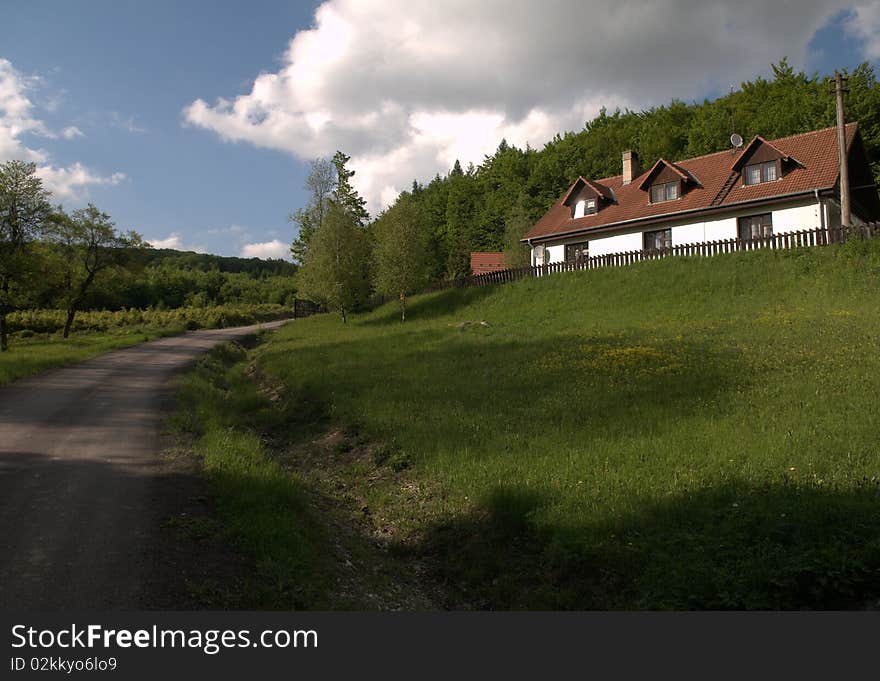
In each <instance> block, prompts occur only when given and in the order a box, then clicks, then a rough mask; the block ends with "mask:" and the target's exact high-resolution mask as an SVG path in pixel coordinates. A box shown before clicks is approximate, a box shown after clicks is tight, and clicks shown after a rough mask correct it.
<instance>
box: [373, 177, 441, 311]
mask: <svg viewBox="0 0 880 681" xmlns="http://www.w3.org/2000/svg"><path fill="white" fill-rule="evenodd" d="M374 228H375V229H374V234H375V239H376V240H375V245H374V251H373V261H374V263H375V287H376V290H377V291H379V292H380V293H384V294H386V295H393V296H397V298H398V300H399V302H400V319H401V321H406V297H407V296H408V295H409V294H411V293H413V292H414V291H416V290H417V289H418V287H419V286H421V285H422V284H424V283H425V282H426V279H427V273H428V242H429V233H428V230H427V226H426V225H425V220H424V217H423V215H422V212H421V210H420V209H419V207H418V205H417V204H416V202H415V200H414V199H413V197H412V196H411V195H408V194H403V195H401V197H400V198H399V199H398V200H397V203H396V204H395V205H394V207H393V208H392V209H390V210H389V211H387V212H386V213H384V214H383V215H382V216H381V217H380V218H379V219H378V220H376V223H375V225H374Z"/></svg>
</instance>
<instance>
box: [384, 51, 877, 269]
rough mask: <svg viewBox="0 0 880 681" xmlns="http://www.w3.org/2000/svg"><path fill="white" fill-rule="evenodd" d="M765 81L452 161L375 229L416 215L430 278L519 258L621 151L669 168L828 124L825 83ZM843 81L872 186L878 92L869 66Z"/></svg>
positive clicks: (799, 75)
mask: <svg viewBox="0 0 880 681" xmlns="http://www.w3.org/2000/svg"><path fill="white" fill-rule="evenodd" d="M772 71H773V77H772V78H771V79H765V78H756V79H754V80H752V81H749V82H746V83H743V84H742V85H741V87H740V88H739V89H738V90H736V91H733V92H731V93H730V94H728V95H725V96H723V97H720V98H718V99H715V100H712V101H710V100H708V99H707V100H704V101H703V102H694V103H691V104H687V103H685V102H682V101H677V100H674V101H672V102H670V103H669V104H667V105H664V106H659V107H656V108H652V109H648V110H646V111H629V110H626V111H619V110H618V111H614V112H608V111H605V110H602V111H601V112H600V113H599V115H598V116H596V117H595V118H594V119H593V120H591V121H587V122H586V124H585V125H584V128H583V129H582V130H580V131H577V132H566V133H563V134H558V135H556V137H554V138H553V140H551V141H550V142H549V143H547V144H546V145H545V146H544V148H543V149H541V150H535V149H531V148H528V147H527V148H526V149H519V148H517V147H515V146H512V145H509V144H508V143H507V142H506V141H502V142H501V144H500V145H499V146H498V149H497V150H496V152H495V153H494V154H492V155H491V156H487V157H485V158H484V160H483V162H482V163H480V164H479V165H478V166H476V167H473V166H471V167H468V168H465V169H463V168H462V167H461V165H460V164H459V163H458V162H456V163H455V165H454V167H453V168H452V170H451V171H450V172H449V174H448V175H446V176H445V177H440V176H439V175H438V176H437V177H435V178H434V179H433V180H431V181H430V182H428V183H427V184H422V183H420V182H419V181H414V182H413V185H412V188H411V190H410V191H408V192H405V193H404V194H403V195H402V196H401V197H400V198H399V199H398V200H397V202H395V204H394V205H392V206H391V207H390V208H389V209H388V210H387V211H386V212H385V213H383V214H382V215H380V216H379V217H378V219H377V222H381V221H382V220H384V219H386V218H387V216H388V215H390V214H393V213H394V212H395V211H396V210H398V207H402V209H404V210H406V211H410V212H411V210H412V206H411V205H410V198H408V197H411V199H412V200H413V201H414V202H415V204H416V206H417V207H418V209H419V210H420V212H421V213H422V217H423V220H424V227H425V229H426V230H427V232H428V241H429V255H430V257H429V265H428V267H429V278H432V279H440V278H444V277H456V276H460V275H463V274H467V273H468V268H469V258H468V256H469V253H470V252H471V251H498V250H504V251H506V252H507V253H508V257H509V258H510V259H511V260H512V261H513V262H517V261H520V260H521V259H522V258H523V257H524V249H522V247H521V246H520V245H519V243H518V242H519V239H520V238H521V237H522V235H523V234H524V233H525V231H526V230H527V229H528V228H529V227H530V226H531V225H532V224H534V222H535V221H536V220H537V219H538V218H540V217H541V215H543V214H544V212H545V211H546V210H547V209H548V208H549V207H550V206H551V205H552V204H553V203H554V202H555V201H556V200H557V199H558V198H559V196H560V195H561V194H562V193H563V192H564V191H565V190H566V189H567V188H568V187H569V186H570V185H571V183H572V182H573V181H574V180H575V179H576V178H577V177H578V176H579V175H583V176H584V177H587V178H593V179H600V178H603V177H608V176H612V175H618V174H620V172H621V152H622V151H624V150H626V149H634V150H635V151H637V152H638V153H639V156H640V158H641V161H642V167H643V168H647V167H650V166H651V165H652V164H653V163H654V162H655V161H656V160H657V159H658V158H660V157H663V158H666V159H668V160H671V161H677V160H681V159H685V158H691V157H694V156H700V155H702V154H708V153H712V152H716V151H722V150H724V149H729V148H730V142H729V138H730V134H731V132H732V131H734V130H735V131H736V132H738V133H739V134H740V135H742V136H743V137H744V138H745V139H746V140H748V139H750V138H751V137H752V136H754V135H762V136H764V137H766V138H768V139H772V138H776V137H783V136H786V135H793V134H797V133H801V132H807V131H810V130H815V129H819V128H823V127H828V126H832V125H834V124H835V103H834V97H833V95H832V93H831V90H830V88H829V85H828V79H827V77H824V76H819V75H818V74H814V75H807V74H805V73H803V72H796V71H795V70H794V69H793V68H792V67H791V66H790V65H789V64H788V62H787V61H786V60H783V61H782V62H780V63H779V64H777V65H774V66H773V67H772ZM847 75H848V76H849V82H848V86H849V93H848V94H847V95H846V99H845V110H846V117H847V120H848V121H858V122H859V124H860V128H861V134H862V136H863V138H864V141H865V144H866V146H867V149H868V153H869V157H870V158H871V160H872V168H873V170H874V175H875V178H877V179H878V180H880V163H878V160H880V87H878V84H877V80H876V77H875V74H874V69H873V67H872V66H871V65H870V64H868V63H865V64H862V65H861V66H859V67H858V68H856V69H855V70H854V71H852V72H851V73H848V74H847Z"/></svg>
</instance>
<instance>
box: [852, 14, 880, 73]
mask: <svg viewBox="0 0 880 681" xmlns="http://www.w3.org/2000/svg"><path fill="white" fill-rule="evenodd" d="M844 28H845V29H846V31H847V32H848V33H849V34H850V35H853V36H855V37H856V38H858V39H859V40H861V41H862V46H863V50H864V54H865V56H866V57H867V58H868V59H880V2H862V3H859V4H857V5H856V6H855V7H853V9H852V12H851V13H850V15H849V17H848V18H847V20H846V21H845V22H844Z"/></svg>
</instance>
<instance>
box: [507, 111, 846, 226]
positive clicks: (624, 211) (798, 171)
mask: <svg viewBox="0 0 880 681" xmlns="http://www.w3.org/2000/svg"><path fill="white" fill-rule="evenodd" d="M857 131H858V124H856V123H850V124H848V125H847V126H846V140H847V149H849V148H850V146H851V145H852V141H853V139H855V136H856V134H857ZM761 141H764V140H761ZM769 144H771V145H772V146H773V147H774V148H775V149H777V150H778V151H780V152H781V153H782V154H784V155H786V156H789V157H791V158H793V159H794V160H796V161H797V162H798V164H799V165H796V166H795V167H794V168H792V169H791V170H789V171H788V172H786V173H785V174H784V175H783V176H782V177H781V178H780V179H778V180H775V181H772V182H764V183H761V184H753V185H748V186H746V185H743V182H742V180H741V179H740V178H736V181H735V182H732V183H730V182H728V180H731V167H732V166H733V165H734V164H735V163H736V162H737V161H738V160H739V159H740V157H741V156H742V155H743V154H746V153H748V152H749V151H750V149H751V148H752V147H753V146H754V145H753V144H752V143H750V144H749V145H747V146H746V147H745V148H744V149H743V150H741V151H737V150H734V149H731V150H730V151H719V152H717V153H714V154H707V155H706V156H698V157H697V158H691V159H686V160H683V161H679V162H678V163H676V164H675V168H676V169H677V170H680V171H684V172H685V173H687V174H688V175H691V176H692V177H693V178H694V179H695V180H696V181H697V182H698V183H699V185H698V186H690V187H689V188H688V189H687V191H685V193H684V194H683V195H682V196H681V197H680V198H678V199H676V200H673V201H664V202H662V203H653V204H652V203H651V201H650V193H649V192H646V191H644V190H642V189H640V188H639V185H640V184H641V183H642V182H643V181H644V178H645V177H646V176H647V175H648V174H650V173H651V172H652V171H653V168H652V169H651V170H648V171H646V172H645V173H642V174H641V175H639V176H638V177H637V178H634V179H633V181H632V182H631V183H630V184H627V185H624V184H623V180H622V176H621V175H615V176H614V177H607V178H603V179H600V180H598V181H597V183H598V184H599V185H601V186H603V187H607V188H608V189H609V190H610V191H611V192H612V193H613V194H614V197H615V199H616V200H615V201H614V202H613V203H608V204H605V205H604V206H603V207H602V208H601V210H599V212H598V213H596V214H594V215H587V216H585V217H582V218H576V219H572V217H571V210H570V209H569V208H568V207H566V206H565V205H563V201H564V199H565V197H567V196H568V195H569V193H570V190H569V192H566V194H565V196H563V198H561V199H560V200H559V201H557V202H556V203H555V204H554V205H553V207H551V208H550V210H548V211H547V213H546V214H545V215H544V217H542V218H541V219H540V220H538V222H537V223H535V225H534V226H533V227H532V228H531V229H530V230H529V231H528V233H527V234H526V235H525V237H523V241H526V240H530V239H533V240H538V241H543V240H545V239H546V238H549V237H554V236H562V235H565V234H569V233H573V234H582V233H584V232H588V231H591V230H598V229H603V228H608V227H611V226H616V225H620V224H621V223H629V222H642V221H646V222H647V221H665V220H672V219H676V218H679V217H683V216H681V214H682V213H684V214H687V213H689V212H692V211H701V210H706V209H709V208H712V209H713V210H720V209H723V208H724V207H726V206H730V207H731V208H733V207H735V206H737V205H738V204H742V203H749V202H752V201H762V200H772V199H778V198H783V197H787V196H791V195H797V194H805V193H808V192H812V191H813V190H814V189H818V190H827V189H831V188H833V187H834V186H835V184H836V183H837V176H838V161H837V137H836V128H825V129H824V130H816V131H813V132H807V133H802V134H800V135H791V136H790V137H782V138H780V139H777V140H770V141H769ZM670 165H672V164H670ZM655 166H656V164H655ZM578 182H580V179H579V180H578ZM727 185H732V186H729V189H727ZM572 186H574V185H572ZM722 189H725V190H726V191H727V193H726V195H724V194H723V193H722V196H719V192H721V191H722Z"/></svg>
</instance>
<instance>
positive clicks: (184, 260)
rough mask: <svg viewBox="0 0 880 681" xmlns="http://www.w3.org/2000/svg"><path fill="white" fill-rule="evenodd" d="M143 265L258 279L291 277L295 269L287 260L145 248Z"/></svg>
mask: <svg viewBox="0 0 880 681" xmlns="http://www.w3.org/2000/svg"><path fill="white" fill-rule="evenodd" d="M142 258H143V259H142V262H143V264H144V265H145V266H146V267H153V266H158V265H170V266H173V267H178V268H180V269H187V270H197V271H200V272H210V271H211V270H220V271H221V272H229V273H232V274H242V273H244V274H249V275H251V276H255V277H260V276H268V275H292V274H294V273H295V272H296V270H297V266H296V265H294V264H293V263H290V262H287V261H286V260H275V259H272V260H263V259H262V258H236V257H232V256H225V255H210V254H208V253H195V252H193V251H175V250H173V249H171V248H148V249H146V250H145V251H144V253H143V256H142Z"/></svg>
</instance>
